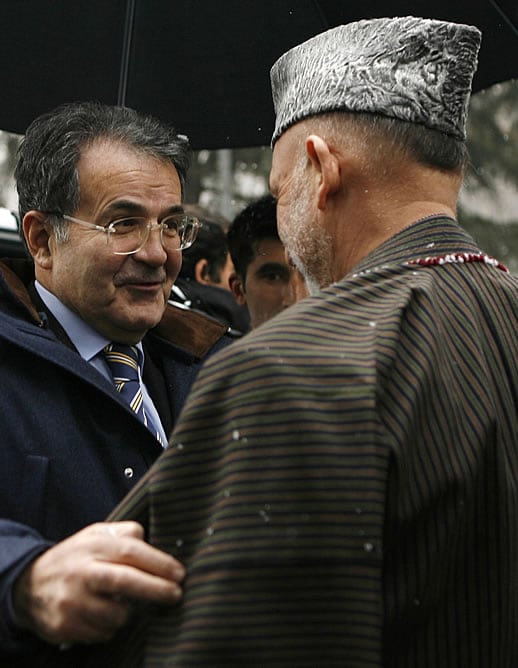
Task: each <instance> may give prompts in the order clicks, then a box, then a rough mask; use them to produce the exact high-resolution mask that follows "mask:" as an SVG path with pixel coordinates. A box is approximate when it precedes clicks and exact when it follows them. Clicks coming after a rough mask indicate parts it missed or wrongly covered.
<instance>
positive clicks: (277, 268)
mask: <svg viewBox="0 0 518 668" xmlns="http://www.w3.org/2000/svg"><path fill="white" fill-rule="evenodd" d="M290 271H291V270H290V268H289V267H288V266H287V265H285V264H281V263H280V262H265V263H264V264H262V265H261V266H260V267H259V268H258V269H257V270H256V272H255V273H256V275H259V276H260V275H261V274H271V273H272V272H276V273H279V274H286V275H287V276H289V275H290Z"/></svg>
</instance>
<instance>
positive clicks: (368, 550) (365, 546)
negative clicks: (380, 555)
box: [363, 543, 374, 552]
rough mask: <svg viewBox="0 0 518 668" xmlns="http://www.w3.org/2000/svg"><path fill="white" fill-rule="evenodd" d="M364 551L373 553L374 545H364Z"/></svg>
mask: <svg viewBox="0 0 518 668" xmlns="http://www.w3.org/2000/svg"><path fill="white" fill-rule="evenodd" d="M363 549H364V550H365V552H372V551H373V550H374V545H373V544H372V543H364V544H363Z"/></svg>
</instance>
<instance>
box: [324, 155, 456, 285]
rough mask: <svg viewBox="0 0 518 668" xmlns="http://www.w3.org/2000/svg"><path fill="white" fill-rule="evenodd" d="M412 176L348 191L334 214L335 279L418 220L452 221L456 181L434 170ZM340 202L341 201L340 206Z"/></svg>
mask: <svg viewBox="0 0 518 668" xmlns="http://www.w3.org/2000/svg"><path fill="white" fill-rule="evenodd" d="M421 171H423V172H424V171H426V172H427V174H421V175H419V176H420V177H421V178H417V176H416V174H412V175H411V178H409V179H407V180H406V182H399V183H394V182H392V183H389V184H388V185H387V186H386V187H384V184H383V183H379V182H378V183H377V182H376V181H375V180H371V182H370V183H363V184H361V187H360V188H350V189H349V191H348V193H347V196H346V201H345V206H342V207H341V211H336V227H335V230H334V234H335V235H336V237H335V238H336V239H337V245H336V247H335V248H336V252H335V258H336V259H337V263H336V267H335V272H334V273H335V274H336V276H335V278H334V280H339V279H340V278H341V277H342V276H344V275H345V274H346V273H348V272H349V271H350V270H351V269H352V268H353V267H354V266H355V265H357V264H358V263H359V262H360V261H361V260H362V259H363V258H364V257H365V256H366V255H368V254H369V253H371V252H372V251H373V250H374V249H375V248H377V247H378V246H380V245H381V244H382V243H384V242H385V241H386V240H387V239H389V238H390V237H392V236H394V235H395V234H396V233H397V232H399V231H401V230H402V229H404V228H406V227H408V226H409V225H412V224H413V223H415V222H416V221H418V220H421V219H422V218H426V217H428V216H433V215H443V216H448V217H450V218H455V215H456V201H457V196H458V190H459V187H460V178H459V179H457V178H456V177H453V176H452V175H450V174H442V173H439V174H438V173H437V171H436V170H429V169H426V170H425V169H424V168H423V169H422V170H421ZM343 204H344V202H342V205H343Z"/></svg>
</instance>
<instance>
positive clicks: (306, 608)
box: [108, 217, 518, 668]
mask: <svg viewBox="0 0 518 668" xmlns="http://www.w3.org/2000/svg"><path fill="white" fill-rule="evenodd" d="M458 253H465V254H467V255H466V257H470V255H469V254H477V253H480V251H479V250H478V248H477V246H476V244H475V243H474V241H473V240H472V239H471V238H470V237H469V236H468V235H467V234H466V233H465V232H464V231H463V230H462V229H461V228H460V227H459V226H458V225H457V224H456V223H455V222H454V221H452V220H450V219H445V218H438V217H435V218H429V219H426V220H423V221H419V222H417V223H415V224H414V225H412V226H411V227H409V228H407V229H405V230H403V231H402V232H400V233H399V234H397V235H396V236H394V237H393V238H391V239H390V240H389V241H387V242H386V243H384V244H383V245H382V246H380V247H379V248H378V249H377V250H376V251H375V252H374V253H372V254H371V255H369V256H368V257H367V258H365V259H364V260H363V261H362V263H361V264H360V265H359V266H358V267H356V268H355V270H354V271H353V272H352V273H351V274H350V275H348V276H346V277H345V278H344V279H343V280H342V281H340V282H339V283H337V284H335V285H332V286H331V287H329V288H328V289H326V290H324V291H323V292H322V293H321V294H320V295H319V296H316V297H311V298H308V299H305V300H304V301H302V302H299V303H298V304H296V305H295V306H294V307H292V308H290V309H288V311H286V312H285V313H283V314H281V315H280V316H278V317H276V318H275V319H273V320H271V321H270V322H268V323H266V324H265V325H264V326H262V327H260V328H258V329H257V330H255V331H254V332H252V333H251V334H249V335H248V336H246V337H244V338H243V339H242V340H240V341H238V342H236V343H234V344H232V346H230V347H228V348H227V349H226V350H224V351H223V352H222V353H220V354H218V355H216V356H214V357H213V358H212V359H211V360H209V361H208V363H207V364H206V366H205V368H204V369H203V370H202V372H201V373H200V375H199V376H198V379H197V381H196V384H195V386H194V389H193V391H192V394H191V396H190V398H189V400H188V402H187V404H186V407H185V409H184V412H183V415H182V417H181V420H180V422H179V424H178V425H177V428H176V430H175V432H174V434H173V436H172V439H171V443H170V447H169V449H168V450H167V451H166V452H165V453H164V454H163V456H161V458H160V459H159V460H158V461H157V463H156V464H155V465H154V467H153V468H152V469H151V470H150V472H149V474H148V475H147V476H146V477H145V478H144V479H143V480H142V481H141V482H140V484H138V485H137V487H136V488H135V489H134V491H133V493H131V494H130V496H129V497H127V498H126V499H125V500H124V501H123V502H122V504H121V505H120V506H119V507H118V509H117V510H116V511H115V513H114V514H113V515H112V518H113V519H137V520H139V521H141V522H143V523H144V525H145V526H146V529H147V533H148V538H149V540H150V541H151V542H152V543H153V544H154V545H156V546H158V547H160V548H162V549H164V550H167V551H168V552H170V553H172V554H174V555H175V556H176V557H177V558H179V559H180V560H182V561H183V562H184V563H185V564H186V566H187V568H188V578H187V581H186V584H185V594H184V599H183V602H182V604H181V605H179V606H177V607H175V608H165V609H159V608H151V609H147V610H142V611H141V612H140V615H139V616H137V619H136V623H135V627H134V628H133V629H131V630H130V631H125V632H124V633H123V634H121V636H119V638H118V639H117V640H116V641H115V642H114V643H112V645H111V646H108V653H109V656H110V658H111V663H110V665H111V666H116V665H120V666H124V668H128V667H129V666H146V667H148V668H151V667H153V668H154V667H158V666H175V667H177V668H178V667H183V666H193V665H198V666H210V667H217V666H218V667H219V666H221V667H223V666H225V667H228V666H243V667H250V666H258V667H265V668H271V667H273V666H279V667H281V666H282V667H285V666H313V667H317V668H320V667H322V668H324V667H328V666H340V667H341V668H374V667H376V668H379V667H381V666H384V667H388V668H392V667H398V668H463V667H468V666H469V668H511V667H516V666H517V665H518V434H517V431H518V430H517V402H518V399H517V397H518V378H517V376H518V373H517V360H518V344H517V321H518V318H517V316H518V292H517V287H518V281H517V279H516V278H515V277H512V276H511V275H510V274H509V273H505V272H504V271H500V269H499V268H497V267H496V266H494V265H493V264H490V263H487V262H476V261H472V262H462V261H460V260H459V257H460V256H458V255H454V254H458ZM430 255H433V256H436V257H443V258H444V257H447V258H450V260H448V261H446V262H444V261H443V262H444V263H442V264H434V263H433V262H425V263H424V264H423V265H420V264H408V261H410V260H416V259H418V258H421V259H423V258H425V257H426V256H430ZM478 259H480V258H478ZM453 260H455V261H453ZM121 639H122V640H121ZM121 647H122V648H124V649H121ZM116 656H119V659H118V663H117V659H116V658H115V657H116Z"/></svg>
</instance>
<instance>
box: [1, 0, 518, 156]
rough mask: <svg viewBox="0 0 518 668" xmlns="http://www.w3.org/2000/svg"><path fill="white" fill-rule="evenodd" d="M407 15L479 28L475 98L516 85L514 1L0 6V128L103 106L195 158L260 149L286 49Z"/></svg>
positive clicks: (104, 0) (93, 1)
mask: <svg viewBox="0 0 518 668" xmlns="http://www.w3.org/2000/svg"><path fill="white" fill-rule="evenodd" d="M380 6H381V8H380ZM407 14H408V15H410V14H411V15H414V16H423V17H428V18H438V19H446V20H452V21H458V22H463V23H470V24H472V25H476V26H478V27H479V28H480V29H481V30H482V31H483V39H482V47H481V51H480V64H479V69H478V72H477V74H476V76H475V82H474V88H475V90H480V89H482V88H486V87H488V86H490V85H492V84H494V83H496V82H499V81H504V80H507V79H510V78H514V77H517V76H518V59H517V58H516V54H517V52H518V7H517V6H516V0H435V2H430V0H408V1H406V0H386V1H385V2H383V3H381V2H379V0H349V1H347V0H320V1H318V0H262V1H261V2H259V1H258V0H73V1H71V0H2V2H1V3H0V30H1V34H2V37H1V40H0V55H1V62H2V68H1V71H0V91H1V95H2V103H1V105H0V129H2V130H7V131H10V132H16V133H22V134H23V133H24V131H25V129H26V127H27V125H28V124H29V123H30V122H31V120H32V119H33V118H35V117H36V116H38V115H39V114H41V113H43V112H45V111H48V110H50V109H52V108H53V107H55V106H56V105H58V104H60V103H62V102H70V101H74V100H99V101H101V102H105V103H108V104H117V103H118V104H125V105H127V106H129V107H134V108H135V109H138V110H139V111H142V112H146V113H151V114H153V115H156V116H158V117H160V118H162V119H164V120H166V121H169V122H171V123H172V124H174V125H175V127H176V128H177V130H178V131H179V132H182V133H184V134H186V135H188V136H189V138H190V140H191V144H192V146H193V148H195V149H201V148H207V149H214V148H231V147H247V146H263V145H267V144H268V143H269V141H270V137H271V133H272V129H273V107H272V102H271V94H270V83H269V71H270V67H271V66H272V64H273V63H274V61H275V60H276V59H277V58H278V57H279V56H280V55H281V54H282V53H283V52H284V51H286V50H287V49H289V48H290V47H292V46H294V45H295V44H298V43H299V42H301V41H303V40H305V39H307V38H309V37H311V36H313V35H315V34H316V33H318V32H321V31H322V30H325V29H327V28H330V27H333V26H335V25H339V24H341V23H347V22H349V21H354V20H357V19H360V18H372V17H381V16H404V15H407Z"/></svg>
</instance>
